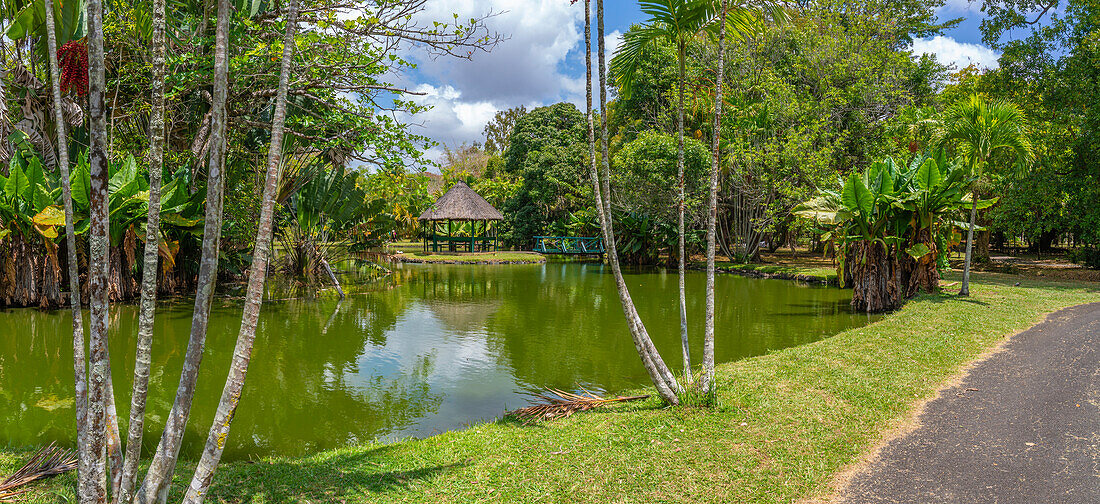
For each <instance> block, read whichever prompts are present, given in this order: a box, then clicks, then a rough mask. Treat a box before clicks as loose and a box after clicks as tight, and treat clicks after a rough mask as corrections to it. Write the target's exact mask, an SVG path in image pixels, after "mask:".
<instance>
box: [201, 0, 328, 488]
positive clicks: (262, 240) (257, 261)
mask: <svg viewBox="0 0 1100 504" xmlns="http://www.w3.org/2000/svg"><path fill="white" fill-rule="evenodd" d="M297 16H298V5H297V0H290V2H289V6H288V8H287V19H286V36H285V38H284V39H283V59H282V66H281V70H280V72H279V90H278V94H277V95H276V96H275V115H274V117H273V118H272V124H271V144H270V146H269V147H268V152H267V180H266V181H265V183H264V195H263V207H262V208H261V210H260V226H259V229H257V230H256V248H255V250H254V251H253V253H252V265H251V267H250V269H249V273H248V292H247V293H246V294H245V305H244V311H243V314H242V316H241V330H240V332H239V333H238V335H237V346H236V348H235V349H234V350H233V362H232V363H231V364H230V366H229V376H228V378H226V381H225V388H224V389H223V390H222V398H221V402H220V403H219V404H218V411H217V413H216V414H215V415H214V423H213V425H211V426H210V434H209V435H208V436H207V439H206V448H205V449H203V453H202V458H201V459H200V460H199V465H198V466H197V467H196V468H195V475H194V477H193V478H192V479H191V486H190V487H189V488H188V489H187V495H186V496H184V499H183V502H184V503H185V504H201V503H202V501H203V498H204V497H205V496H206V492H207V490H209V489H210V483H211V482H212V481H213V479H214V471H215V470H216V469H217V467H218V462H219V461H220V460H221V456H222V452H223V450H225V440H226V438H227V437H228V436H229V428H230V425H231V424H232V422H233V416H234V414H235V413H236V411H237V404H238V403H239V402H240V399H241V391H242V390H243V389H244V382H245V378H246V377H247V375H248V364H249V362H250V361H251V359H252V345H253V343H255V341H256V324H257V321H258V319H259V317H260V306H261V305H262V304H263V294H264V279H265V278H266V277H267V262H268V257H269V255H270V249H271V228H272V221H273V220H274V214H275V199H276V198H277V197H278V192H279V168H280V167H281V166H282V146H283V129H284V128H283V125H284V123H285V120H286V95H287V90H288V88H289V86H290V64H291V57H292V55H293V52H294V28H295V21H296V20H297ZM326 265H327V263H326ZM337 288H339V284H337ZM340 298H341V299H343V291H341V296H340Z"/></svg>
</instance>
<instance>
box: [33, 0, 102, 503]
mask: <svg viewBox="0 0 1100 504" xmlns="http://www.w3.org/2000/svg"><path fill="white" fill-rule="evenodd" d="M43 6H44V7H45V13H46V47H47V53H48V55H49V63H50V91H51V94H52V97H53V110H54V122H55V123H56V126H57V164H58V165H59V166H60V172H61V194H62V200H63V205H64V207H65V248H66V253H67V256H66V258H65V259H66V262H67V263H68V266H69V306H70V307H71V308H72V314H73V373H74V377H75V380H76V390H75V394H74V399H73V401H74V405H73V406H74V409H75V410H76V432H77V434H76V442H77V454H78V456H79V463H78V465H79V467H78V477H79V480H80V488H81V489H86V488H88V487H87V486H86V485H87V484H88V483H89V481H90V480H89V479H88V478H87V476H88V474H89V473H88V462H89V459H88V451H87V450H86V449H85V448H84V445H85V444H86V443H87V436H86V433H87V425H88V378H87V371H86V369H87V363H86V362H85V357H84V323H83V320H84V317H83V316H82V315H81V313H80V270H79V265H78V264H77V258H76V233H75V232H74V228H73V192H72V184H71V182H70V179H69V142H68V139H69V137H68V134H67V132H66V131H65V115H64V112H63V109H62V108H61V71H60V68H59V66H58V64H57V29H56V27H55V24H56V22H55V20H54V15H53V1H52V0H46V1H44V2H43Z"/></svg>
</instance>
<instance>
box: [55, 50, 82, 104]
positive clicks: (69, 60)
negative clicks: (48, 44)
mask: <svg viewBox="0 0 1100 504" xmlns="http://www.w3.org/2000/svg"><path fill="white" fill-rule="evenodd" d="M57 63H58V65H60V66H61V91H62V92H66V91H70V90H71V91H73V92H75V93H76V94H78V95H80V96H84V95H86V94H88V46H86V45H84V43H83V42H82V41H77V40H73V41H70V42H66V43H65V44H64V45H62V46H61V48H60V49H58V50H57Z"/></svg>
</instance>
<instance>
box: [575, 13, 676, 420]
mask: <svg viewBox="0 0 1100 504" xmlns="http://www.w3.org/2000/svg"><path fill="white" fill-rule="evenodd" d="M596 19H597V32H596V35H597V40H598V47H599V49H598V53H599V55H598V58H599V72H600V130H601V143H600V149H601V157H602V163H601V164H602V174H596V173H592V175H593V176H594V177H593V180H599V187H596V189H597V192H596V193H597V194H598V195H601V196H600V197H598V199H597V200H596V202H597V204H602V211H601V212H599V213H600V220H601V222H600V224H601V227H602V229H603V233H604V242H605V248H606V249H607V257H608V263H610V265H611V271H612V273H613V274H614V276H615V288H616V290H617V291H618V293H619V301H620V303H621V304H622V307H623V315H624V316H625V317H626V323H627V327H628V328H629V329H630V335H631V337H632V338H633V340H634V348H635V349H636V350H637V351H638V355H639V357H641V359H642V366H643V367H645V370H646V372H647V373H649V377H650V380H652V381H653V385H654V386H655V387H657V393H658V394H660V396H661V398H662V399H664V400H665V401H667V402H669V403H671V404H679V402H680V400H679V398H678V397H677V395H676V394H677V393H678V392H679V391H680V390H681V389H680V384H679V382H677V381H676V377H675V376H674V375H673V374H672V372H671V371H670V370H669V369H668V366H666V365H665V362H664V360H663V359H662V358H661V354H660V353H658V352H657V348H656V347H654V346H653V340H652V339H650V337H649V333H648V332H647V331H646V328H645V324H643V323H642V319H641V317H640V316H639V315H638V310H637V309H636V308H635V307H634V300H633V299H631V297H630V290H629V289H628V288H627V286H626V281H625V280H624V279H623V274H622V269H621V268H620V266H619V255H618V252H617V251H616V248H615V230H614V227H613V226H612V221H611V183H610V182H609V180H610V166H609V163H608V152H607V140H608V134H607V64H606V61H605V60H606V57H605V54H606V51H605V49H604V24H603V0H596ZM587 44H588V46H589V47H590V46H591V42H590V41H589V42H588V43H587ZM591 54H592V51H591V50H589V51H587V56H586V57H588V58H591ZM588 68H589V69H591V61H589V63H588ZM589 72H591V70H589ZM588 82H589V84H588V85H589V86H591V82H592V79H589V80H588ZM589 114H591V111H589ZM590 138H591V137H590ZM592 142H593V143H594V142H595V139H594V138H593V139H592ZM590 152H592V154H593V157H592V159H593V166H594V165H595V155H594V150H593V149H590Z"/></svg>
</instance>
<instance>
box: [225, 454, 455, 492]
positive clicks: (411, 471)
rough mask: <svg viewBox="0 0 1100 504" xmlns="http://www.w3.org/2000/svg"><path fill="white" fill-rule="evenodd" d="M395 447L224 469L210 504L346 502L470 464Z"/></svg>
mask: <svg viewBox="0 0 1100 504" xmlns="http://www.w3.org/2000/svg"><path fill="white" fill-rule="evenodd" d="M393 452H394V446H393V445H387V446H381V447H378V448H374V449H370V450H365V451H351V452H347V453H337V454H334V455H330V456H325V457H323V458H306V459H298V460H293V461H288V460H281V459H276V460H271V461H263V462H257V463H238V464H232V465H226V466H223V467H222V468H220V469H219V471H218V476H217V481H216V482H215V484H214V485H213V488H212V489H211V492H210V497H212V498H213V499H212V500H211V499H208V502H252V501H254V500H256V499H257V498H258V497H260V496H262V497H263V499H262V500H263V502H268V503H291V502H294V503H297V502H303V501H308V500H310V499H315V500H317V501H320V502H333V501H342V500H343V498H344V497H352V496H366V497H368V500H369V497H370V495H371V494H378V493H383V492H394V491H401V490H405V489H407V488H408V487H409V486H411V485H414V484H416V483H417V482H419V481H422V480H427V479H431V478H434V477H437V476H439V475H443V474H447V473H450V472H453V471H456V470H460V469H462V468H464V467H466V466H468V465H469V460H456V461H453V462H449V463H434V464H433V463H432V462H431V461H424V460H416V459H414V458H411V457H402V456H400V454H398V453H393Z"/></svg>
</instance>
